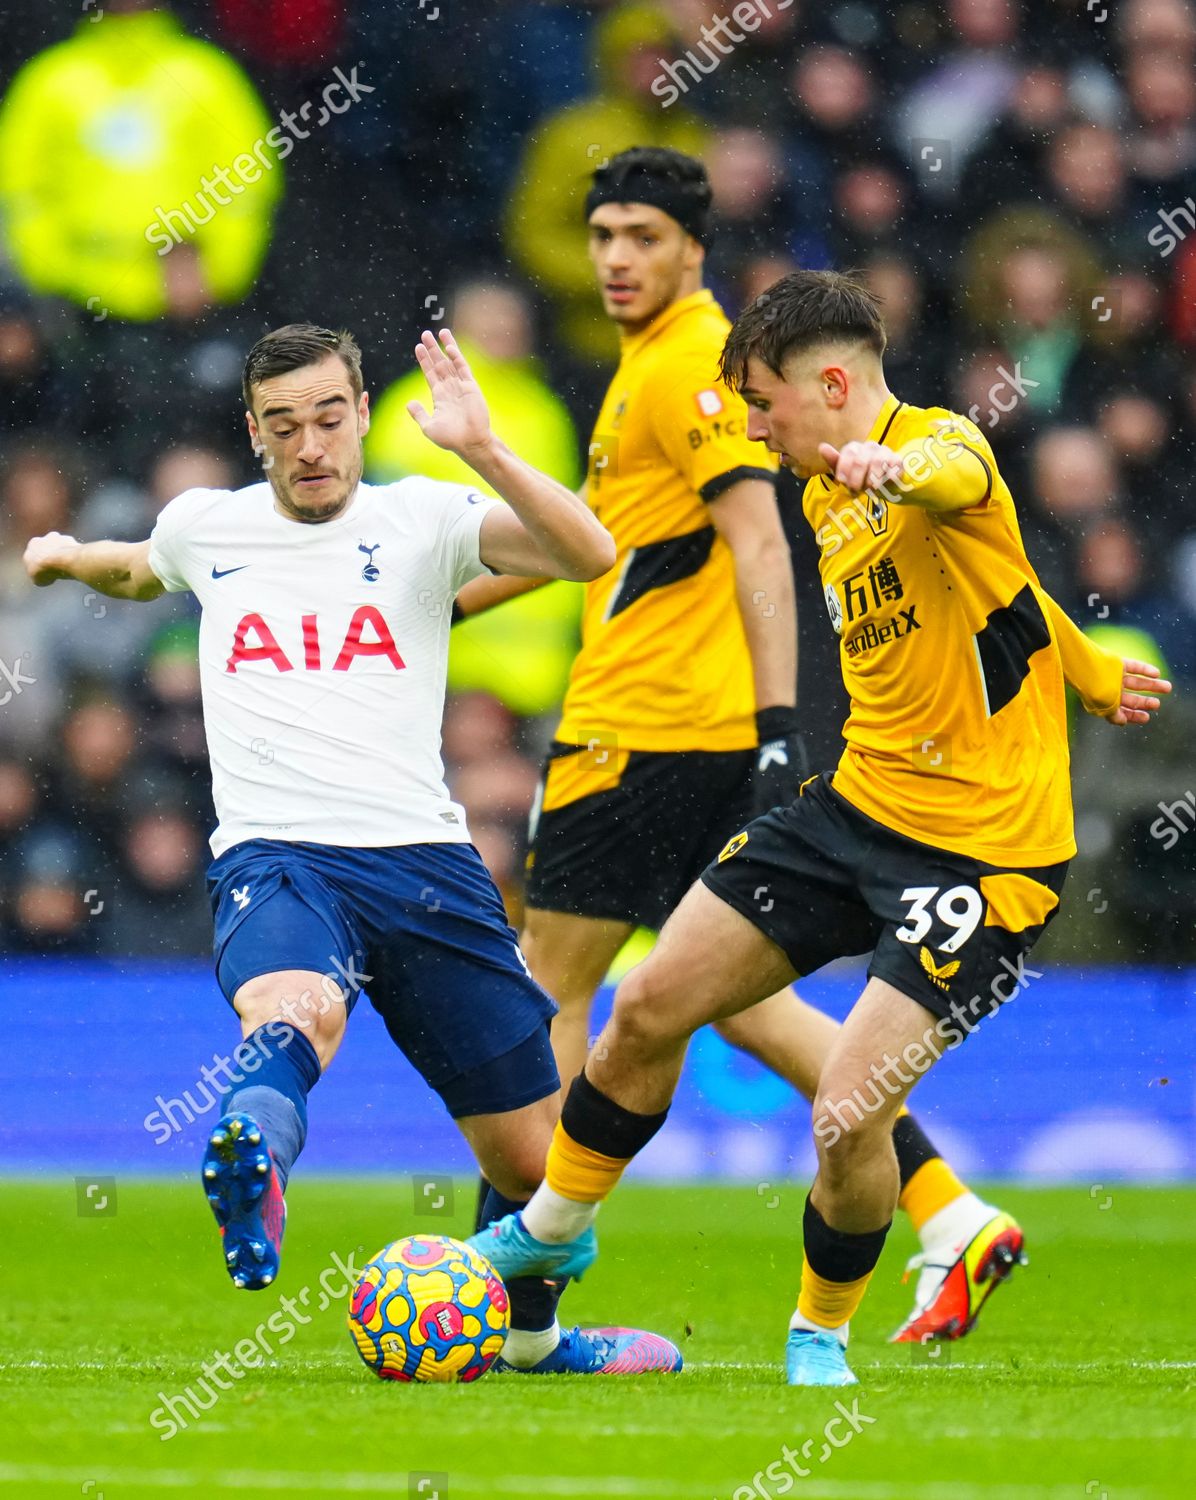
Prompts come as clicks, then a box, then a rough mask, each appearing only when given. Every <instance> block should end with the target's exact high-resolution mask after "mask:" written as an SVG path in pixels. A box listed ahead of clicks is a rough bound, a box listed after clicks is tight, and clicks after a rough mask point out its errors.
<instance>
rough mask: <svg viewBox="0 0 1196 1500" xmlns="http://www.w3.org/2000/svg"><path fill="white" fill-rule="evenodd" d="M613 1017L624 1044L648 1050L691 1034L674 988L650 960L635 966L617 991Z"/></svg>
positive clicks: (612, 1012) (612, 1011)
mask: <svg viewBox="0 0 1196 1500" xmlns="http://www.w3.org/2000/svg"><path fill="white" fill-rule="evenodd" d="M611 1020H612V1022H613V1023H614V1026H615V1027H616V1029H617V1031H618V1034H619V1039H620V1041H621V1042H622V1043H624V1044H632V1045H638V1046H639V1047H641V1048H643V1049H645V1050H651V1049H652V1047H653V1046H655V1045H659V1044H661V1043H666V1044H667V1043H670V1042H673V1041H676V1040H677V1039H678V1038H681V1037H684V1036H687V1035H688V1028H687V1026H686V1025H685V1023H684V1021H683V1018H682V1016H681V1014H680V1008H679V1007H678V1006H677V1004H676V996H675V994H674V993H673V990H672V987H671V986H670V984H669V982H668V980H667V978H666V977H665V976H664V975H662V974H661V972H660V968H659V966H658V965H654V964H652V963H651V962H650V961H649V962H648V963H643V964H640V966H639V968H637V969H633V970H632V971H631V973H630V974H628V975H627V977H626V979H624V980H623V981H622V983H621V984H620V985H619V987H618V989H617V990H616V991H615V1003H614V1006H613V1007H612V1010H611Z"/></svg>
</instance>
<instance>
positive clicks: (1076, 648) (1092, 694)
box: [1042, 591, 1171, 725]
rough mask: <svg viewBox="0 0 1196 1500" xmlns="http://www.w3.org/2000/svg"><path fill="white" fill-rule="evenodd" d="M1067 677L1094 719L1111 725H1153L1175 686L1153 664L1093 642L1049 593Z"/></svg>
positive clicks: (1045, 595)
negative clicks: (1153, 718) (1152, 719)
mask: <svg viewBox="0 0 1196 1500" xmlns="http://www.w3.org/2000/svg"><path fill="white" fill-rule="evenodd" d="M1042 599H1043V603H1044V604H1045V605H1046V613H1047V618H1048V620H1049V621H1050V624H1051V630H1052V631H1053V633H1054V636H1055V641H1056V644H1057V645H1058V647H1059V656H1060V658H1061V660H1062V663H1063V675H1064V677H1065V678H1066V679H1067V681H1068V682H1069V683H1071V685H1072V687H1073V688H1075V690H1076V692H1077V693H1079V695H1080V702H1081V703H1082V704H1083V705H1084V707H1085V709H1086V710H1087V711H1088V713H1090V714H1095V715H1096V716H1097V717H1098V718H1101V719H1107V720H1108V721H1109V723H1110V724H1118V725H1121V724H1149V723H1150V716H1151V714H1152V713H1157V712H1158V710H1159V708H1160V706H1161V699H1160V698H1159V696H1158V695H1159V694H1166V693H1169V692H1170V691H1171V684H1170V683H1169V682H1168V681H1167V680H1166V678H1164V677H1163V675H1162V673H1161V672H1160V671H1159V669H1158V667H1156V666H1153V665H1152V664H1151V663H1150V662H1145V661H1135V660H1133V659H1131V658H1129V657H1124V658H1123V657H1120V656H1115V655H1114V654H1113V652H1111V651H1106V650H1104V649H1103V647H1101V646H1098V645H1096V643H1095V642H1094V641H1090V640H1089V639H1088V637H1087V636H1086V635H1085V634H1084V632H1083V631H1082V630H1081V629H1080V627H1079V626H1078V625H1077V624H1076V623H1075V621H1074V620H1073V619H1072V618H1071V616H1070V615H1069V614H1068V613H1067V612H1066V610H1064V609H1062V608H1061V607H1060V606H1059V605H1058V604H1056V603H1055V601H1054V599H1052V598H1051V596H1050V595H1049V594H1048V593H1046V592H1045V591H1044V592H1043V594H1042Z"/></svg>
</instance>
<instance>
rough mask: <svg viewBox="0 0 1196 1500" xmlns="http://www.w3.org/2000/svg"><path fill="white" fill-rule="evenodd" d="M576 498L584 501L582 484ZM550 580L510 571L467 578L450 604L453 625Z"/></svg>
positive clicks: (529, 591)
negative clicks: (491, 575) (451, 605)
mask: <svg viewBox="0 0 1196 1500" xmlns="http://www.w3.org/2000/svg"><path fill="white" fill-rule="evenodd" d="M577 498H578V499H579V500H580V501H581V502H582V504H583V505H584V504H585V503H586V486H585V485H584V484H583V485H582V487H581V488H580V489H579V490H578V492H577ZM553 582H555V580H554V579H552V578H518V577H516V576H515V574H513V573H500V574H498V575H497V576H496V577H490V578H487V577H486V576H485V574H483V575H482V576H481V577H480V578H471V579H470V581H469V582H468V583H467V584H466V585H465V587H464V588H463V589H462V590H461V592H460V593H459V594H458V595H457V598H456V602H455V603H454V605H453V624H454V625H455V624H456V623H457V621H458V620H468V619H469V617H470V615H481V614H485V612H486V611H487V610H488V609H493V608H494V607H495V605H497V604H505V603H506V602H507V600H508V599H518V598H519V597H520V596H521V595H522V594H530V593H531V592H532V590H533V589H542V588H543V587H544V585H545V584H546V583H553Z"/></svg>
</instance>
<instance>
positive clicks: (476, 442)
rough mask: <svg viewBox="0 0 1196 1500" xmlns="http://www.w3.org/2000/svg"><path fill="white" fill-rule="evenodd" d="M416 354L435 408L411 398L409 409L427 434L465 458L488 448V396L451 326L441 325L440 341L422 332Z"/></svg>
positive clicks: (438, 443)
mask: <svg viewBox="0 0 1196 1500" xmlns="http://www.w3.org/2000/svg"><path fill="white" fill-rule="evenodd" d="M441 346H443V347H441ZM415 357H416V359H417V360H418V361H419V367H420V369H421V370H422V371H423V372H424V379H425V380H426V381H427V382H428V392H429V394H430V395H431V397H432V410H431V412H428V411H427V409H426V408H425V407H424V406H422V405H421V404H420V402H418V401H408V403H407V410H408V411H409V412H410V413H411V415H412V416H413V417H414V418H415V420H416V421H417V422H418V423H419V425H420V429H421V430H422V432H423V434H424V436H425V437H428V438H431V440H432V441H433V442H434V443H435V444H436V446H437V447H438V448H446V449H447V450H448V451H449V452H450V453H456V454H457V455H458V456H459V457H461V458H465V457H466V456H467V454H468V453H469V452H470V451H471V450H473V451H476V450H477V449H479V448H484V447H485V446H486V444H487V443H488V442H489V440H490V412H489V411H488V410H487V407H486V398H485V397H484V396H483V395H482V388H481V386H480V385H478V383H477V381H476V380H475V379H474V377H473V371H472V370H471V369H470V368H469V364H468V363H467V361H466V358H465V356H464V355H463V354H462V353H461V351H460V349H458V348H457V342H456V340H455V339H454V338H453V336H452V334H451V333H450V332H449V330H448V329H447V328H442V329H441V331H440V344H437V342H436V339H435V338H434V337H433V335H432V334H431V333H428V332H425V333H423V334H421V336H420V341H419V343H418V344H416V346H415Z"/></svg>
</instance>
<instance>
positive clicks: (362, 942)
mask: <svg viewBox="0 0 1196 1500" xmlns="http://www.w3.org/2000/svg"><path fill="white" fill-rule="evenodd" d="M208 895H209V897H210V899H211V902H212V913H213V916H214V918H215V922H216V936H215V943H214V951H215V958H216V978H217V980H218V981H219V984H220V988H221V989H222V990H223V991H224V994H225V996H226V997H227V998H228V1000H229V1001H230V1002H231V1001H232V999H233V997H234V996H235V995H236V993H237V990H238V989H240V987H241V986H242V985H243V984H244V983H245V982H246V981H247V980H249V979H255V978H257V976H258V975H260V974H272V973H276V972H278V971H279V970H282V969H308V970H311V971H312V972H314V973H316V974H320V975H327V976H328V977H329V978H330V979H331V980H332V981H333V982H334V983H335V984H336V985H337V986H339V988H340V990H341V991H343V992H344V993H345V994H346V995H347V997H348V1008H349V1010H350V1011H352V1009H353V1006H354V1005H355V1004H356V1002H357V997H358V994H359V993H361V992H362V991H364V992H365V993H366V994H367V995H368V996H369V1000H370V1003H371V1005H373V1007H374V1009H375V1010H376V1011H377V1012H378V1014H379V1015H380V1016H381V1017H382V1020H383V1022H384V1023H385V1025H386V1029H387V1031H388V1032H389V1033H390V1035H391V1038H392V1039H393V1041H394V1042H395V1044H396V1045H397V1046H398V1047H399V1048H400V1049H401V1051H402V1052H403V1053H404V1055H405V1056H406V1057H407V1058H408V1059H409V1060H410V1062H411V1063H412V1064H413V1066H414V1067H415V1068H417V1069H418V1070H419V1072H420V1073H421V1074H422V1075H423V1077H424V1078H425V1079H426V1081H427V1082H428V1083H429V1084H430V1085H431V1087H432V1088H433V1089H435V1090H436V1092H437V1093H438V1094H439V1095H440V1096H441V1098H442V1099H443V1100H444V1102H445V1104H446V1106H447V1107H448V1110H449V1113H450V1114H451V1115H452V1116H453V1118H454V1119H458V1118H460V1117H461V1116H464V1115H477V1114H499V1113H505V1112H507V1111H509V1110H512V1109H519V1108H521V1107H522V1106H523V1105H525V1104H532V1103H534V1102H535V1101H536V1100H537V1099H543V1098H545V1097H546V1096H547V1095H549V1094H551V1093H554V1092H555V1091H556V1089H557V1088H558V1087H559V1086H560V1084H559V1079H558V1077H557V1071H556V1064H555V1063H554V1061H553V1057H552V1050H551V1048H550V1046H549V1044H548V1023H549V1021H550V1020H551V1019H552V1017H553V1016H554V1015H555V1014H556V1005H555V1004H554V1003H553V1001H552V1000H551V999H549V997H548V996H547V995H546V994H545V993H544V991H543V990H542V989H541V988H540V986H539V985H538V984H536V982H535V981H534V980H533V979H532V977H531V975H530V974H529V973H528V969H527V964H526V962H525V961H524V957H523V954H522V953H521V952H520V951H519V943H518V940H517V939H516V936H515V934H514V932H513V931H512V930H511V928H510V927H509V926H508V925H507V918H506V912H505V911H504V909H503V904H502V900H501V898H500V897H499V894H498V891H497V890H496V889H495V886H494V882H493V881H492V880H491V878H490V873H489V871H488V870H487V869H486V866H485V865H484V864H483V863H482V859H481V856H480V855H479V854H478V852H477V850H476V849H475V848H474V847H473V845H472V844H404V845H398V846H394V847H388V848H380V849H360V848H342V847H339V846H336V845H331V844H305V843H288V842H286V841H285V840H282V839H249V840H247V841H246V842H245V843H242V844H236V845H234V846H233V847H232V848H231V849H226V850H225V852H224V853H223V854H222V855H221V856H220V857H219V858H218V859H216V860H214V861H213V862H212V864H211V866H210V867H209V869H208ZM331 993H332V994H335V991H331ZM295 998H296V999H297V998H298V997H295ZM314 1000H315V1002H317V1003H319V1001H320V996H318V995H317V996H315V997H314ZM334 1003H337V1002H334Z"/></svg>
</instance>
